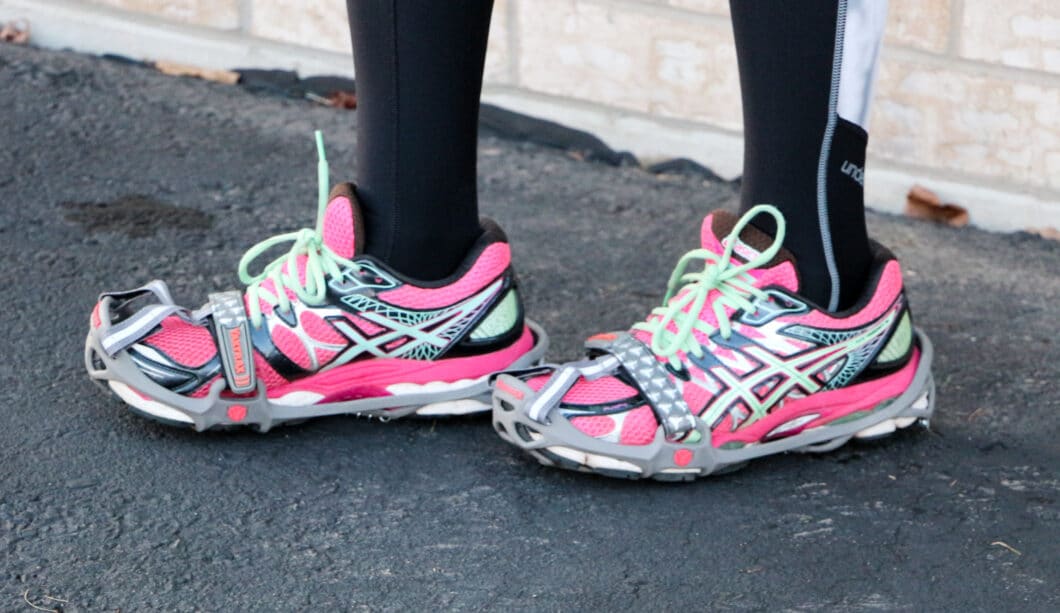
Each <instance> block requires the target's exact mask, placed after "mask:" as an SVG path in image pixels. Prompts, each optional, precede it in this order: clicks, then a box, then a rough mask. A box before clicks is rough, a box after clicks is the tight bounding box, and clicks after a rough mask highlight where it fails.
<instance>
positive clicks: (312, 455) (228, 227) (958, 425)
mask: <svg viewBox="0 0 1060 613" xmlns="http://www.w3.org/2000/svg"><path fill="white" fill-rule="evenodd" d="M315 128H320V129H322V130H324V131H325V133H326V135H327V141H328V147H329V158H330V159H331V161H332V174H333V176H334V177H335V178H336V180H343V179H345V178H349V177H351V176H352V167H351V166H350V164H352V158H353V150H354V143H355V141H356V137H357V136H356V113H355V112H343V111H337V110H333V109H329V108H325V107H322V106H319V105H315V104H313V103H311V102H306V101H301V100H290V99H283V98H279V97H270V96H265V95H255V94H251V93H248V92H247V91H245V90H243V89H240V88H238V87H232V86H224V85H220V84H214V83H207V82H203V81H198V80H194V79H187V78H173V77H166V76H163V75H161V74H158V73H155V72H154V71H152V70H149V69H147V68H143V67H139V66H134V65H126V64H122V63H116V62H110V61H105V60H101V59H98V58H92V57H87V56H82V55H76V54H72V53H65V52H52V51H42V50H36V49H30V48H24V47H13V46H10V45H7V46H5V45H0V202H2V204H0V254H2V257H3V266H2V267H0V280H2V288H3V294H4V297H5V300H7V306H6V307H4V308H2V309H0V322H2V324H3V328H2V329H3V330H5V331H6V333H5V335H4V337H3V341H4V345H3V346H4V349H3V355H4V356H6V357H5V358H4V359H3V360H2V361H0V377H2V379H0V380H2V385H0V415H2V418H0V610H3V611H23V610H25V611H31V610H32V609H31V607H30V604H29V603H30V602H31V603H33V604H35V605H37V606H40V607H44V608H48V609H52V610H62V611H115V610H120V611H156V610H157V611H160V610H166V611H218V610H232V611H272V610H304V611H314V610H328V611H332V610H361V609H365V610H395V611H397V610H439V609H492V610H508V609H530V610H576V611H589V610H607V611H612V610H792V611H804V610H843V611H860V610H911V611H942V610H947V611H973V610H976V611H1057V610H1060V593H1058V590H1060V587H1058V586H1060V529H1058V526H1060V502H1058V500H1060V443H1058V437H1060V428H1058V426H1060V392H1058V383H1060V339H1058V338H1057V333H1058V331H1060V274H1058V272H1060V243H1057V242H1050V241H1047V240H1044V239H1041V238H1037V237H1034V236H1030V235H1026V234H1017V235H1001V234H992V233H988V232H984V231H981V230H977V229H973V228H965V229H952V228H946V227H940V226H936V225H931V224H928V223H925V222H918V221H911V220H907V219H902V218H897V217H892V216H884V215H878V214H872V215H870V219H869V223H870V230H871V232H872V234H873V235H874V236H875V237H877V238H878V239H879V240H881V241H882V242H884V243H885V244H887V245H889V246H890V247H891V248H893V249H894V250H895V251H896V252H897V253H898V254H899V255H900V256H901V258H902V261H903V263H904V266H905V269H906V274H907V284H908V288H909V294H910V298H911V301H912V303H913V307H914V311H915V316H916V318H917V323H918V325H920V326H921V327H922V328H923V329H924V330H925V331H926V332H927V333H928V335H930V336H931V338H932V339H933V341H934V344H935V350H936V370H935V376H936V380H937V382H938V386H939V388H938V391H939V393H938V410H937V413H936V418H935V419H934V421H933V422H932V424H931V429H930V430H923V429H911V430H910V431H907V432H902V433H901V434H899V435H896V436H893V437H891V438H889V439H886V440H883V441H879V442H874V443H860V444H852V445H848V446H846V447H843V448H841V449H839V450H837V451H835V452H832V453H828V454H823V455H818V456H806V455H785V456H779V457H773V458H769V459H765V460H761V461H758V462H755V463H752V464H751V465H750V466H749V467H747V468H745V469H743V470H741V471H739V472H736V473H734V474H731V475H726V476H722V477H716V478H710V479H705V480H700V481H698V482H695V483H691V484H659V483H643V482H625V481H618V480H609V479H605V478H600V477H594V476H586V475H580V474H576V473H569V472H565V471H557V470H554V469H546V468H544V467H541V466H539V465H538V464H537V463H536V462H533V461H531V460H528V459H527V458H525V457H523V456H521V455H519V454H518V453H517V452H516V451H515V450H514V449H512V448H510V447H509V446H508V445H507V444H505V443H503V442H502V441H501V440H500V439H498V438H497V436H496V435H495V434H494V433H493V431H492V429H491V428H490V427H489V425H488V422H487V421H486V420H483V419H457V420H451V421H441V420H439V421H432V420H419V421H416V420H406V421H395V422H391V423H379V422H375V421H368V420H364V419H356V418H333V419H324V420H320V421H316V422H311V423H307V424H305V425H301V426H293V427H284V428H279V429H277V430H274V431H272V432H270V433H268V434H265V435H260V434H256V433H253V432H236V433H207V434H196V433H193V432H189V431H183V430H174V429H168V428H166V427H164V426H161V425H157V424H155V423H152V422H148V421H145V420H143V419H140V418H138V417H136V416H134V415H132V414H131V413H130V412H128V411H127V410H125V409H124V406H123V405H122V403H121V402H120V401H118V400H117V399H116V398H115V397H112V396H108V395H106V394H104V393H103V392H101V391H100V390H99V389H97V388H96V387H95V386H94V385H92V384H91V383H90V382H89V380H88V378H87V376H86V375H85V373H84V366H83V363H82V347H83V342H84V335H85V332H86V330H87V326H88V315H89V310H90V309H91V307H92V305H93V303H94V301H95V299H96V296H97V294H98V293H99V292H100V291H102V290H105V289H123V288H130V287H135V286H137V285H140V284H142V283H143V282H145V281H148V280H150V279H152V278H156V277H157V278H163V279H166V280H167V281H168V282H169V283H170V287H171V288H172V289H173V291H174V295H175V298H176V299H177V301H178V302H180V303H183V304H187V305H192V306H195V305H199V304H201V303H202V302H203V300H204V299H205V296H206V293H207V292H208V291H214V290H219V289H227V288H232V287H236V286H237V284H238V279H237V277H236V263H237V262H238V259H239V257H240V255H241V254H242V253H243V251H245V250H246V249H247V248H248V247H250V246H251V245H252V244H254V243H255V242H257V241H259V240H261V239H263V238H265V237H268V236H270V235H272V234H276V233H279V232H285V231H289V230H293V229H296V228H298V227H303V226H307V225H310V224H311V223H312V218H313V215H314V213H315V210H314V209H315V197H316V196H315V195H316V184H315V181H316V165H315V164H316V160H315V153H314V143H313V139H312V132H313V130H314V129H315ZM579 157H582V156H575V155H570V154H568V153H565V152H563V151H559V150H557V149H553V148H546V147H542V146H539V145H536V144H531V143H528V142H519V141H514V140H510V139H503V138H498V137H496V136H485V137H484V138H483V139H482V142H481V156H480V158H481V162H480V177H481V183H480V184H481V194H482V198H481V199H482V208H483V212H484V213H485V214H487V215H489V216H491V217H493V218H495V219H497V220H498V221H499V222H500V223H501V225H502V226H503V227H505V228H506V229H507V231H508V233H509V235H510V236H511V238H512V241H513V246H514V250H515V258H516V259H515V261H516V266H517V268H518V270H519V274H520V276H521V279H522V282H523V285H524V288H525V296H526V297H527V299H528V309H529V313H530V314H531V316H532V317H534V318H536V319H537V320H538V321H540V322H541V323H542V324H544V325H545V326H546V327H547V329H548V330H549V332H550V333H551V335H552V338H553V346H554V352H553V357H554V358H556V359H561V358H570V357H576V356H577V355H578V349H579V346H580V343H581V340H582V339H583V338H585V337H586V336H587V335H588V334H590V333H592V332H595V331H600V330H610V329H618V328H624V327H626V326H628V325H629V324H630V323H632V322H634V321H636V320H638V319H640V318H641V317H643V315H644V314H645V313H646V312H647V311H648V310H649V309H650V308H651V307H652V306H654V305H655V304H656V302H657V301H658V300H659V298H660V296H661V294H662V291H663V289H664V285H665V282H666V278H667V276H668V275H669V272H670V269H671V266H672V265H673V263H674V262H675V261H676V259H677V257H678V256H679V255H680V254H681V253H683V252H684V251H686V250H687V249H689V248H692V247H694V246H696V240H697V239H696V236H697V231H698V226H699V220H700V219H701V217H702V216H703V215H704V213H706V212H707V211H709V210H711V209H713V208H715V207H719V206H724V207H729V208H733V207H734V206H735V200H734V195H735V189H734V187H733V186H732V185H731V184H727V183H722V182H718V181H716V180H714V181H712V180H708V179H706V178H704V177H701V176H697V175H695V174H692V175H665V174H664V175H654V174H651V173H649V172H646V171H644V170H642V169H641V168H639V167H635V166H629V165H626V166H621V165H620V166H609V165H606V164H603V163H597V162H590V161H585V160H583V159H578V158H579ZM870 172H871V169H870ZM997 205H998V206H1004V203H1003V202H999V203H998V204H997Z"/></svg>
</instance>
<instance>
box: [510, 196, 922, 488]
mask: <svg viewBox="0 0 1060 613" xmlns="http://www.w3.org/2000/svg"><path fill="white" fill-rule="evenodd" d="M759 214H768V215H770V216H771V217H773V218H774V220H775V221H776V225H777V228H778V232H777V236H776V237H775V238H774V237H769V236H768V235H766V234H765V233H763V232H761V231H759V230H758V229H756V228H754V227H753V226H751V225H750V222H751V220H752V219H753V218H754V217H755V216H756V215H759ZM783 237H784V220H783V217H782V216H781V214H780V212H779V211H778V210H777V209H776V208H774V207H771V206H768V205H760V206H757V207H754V208H753V209H751V211H749V212H748V213H747V214H746V215H745V216H744V217H743V218H741V219H739V220H737V219H736V218H735V217H734V216H732V215H730V214H729V213H726V212H724V211H717V212H715V213H712V214H711V215H708V216H707V218H706V220H705V221H704V223H703V229H702V243H703V245H702V248H701V249H697V250H695V251H692V252H690V253H688V254H687V255H685V256H684V258H682V260H681V262H680V263H679V264H678V266H677V269H676V270H675V271H674V274H673V275H672V276H671V279H670V283H669V288H668V292H667V296H666V298H665V299H664V301H663V302H664V305H663V306H662V307H659V308H656V309H655V310H654V311H653V312H652V313H651V315H649V317H648V318H647V320H646V321H645V322H643V323H639V324H636V325H634V326H633V327H632V329H631V330H630V331H628V332H615V333H606V334H599V335H596V336H594V337H592V338H590V339H589V340H588V341H587V342H586V349H587V351H588V355H589V357H588V359H586V360H583V361H580V362H574V363H571V364H566V365H562V366H546V367H541V368H536V369H529V370H524V371H521V372H510V373H506V374H501V375H499V376H497V377H496V378H495V383H494V396H493V423H494V428H495V429H496V430H497V432H498V433H499V434H500V436H501V438H503V439H504V440H506V441H508V442H510V443H512V444H513V445H515V446H516V447H518V448H520V449H522V450H524V451H525V452H527V453H528V454H529V455H531V456H532V457H534V458H535V459H537V460H538V461H539V462H541V463H542V464H545V465H548V466H557V467H560V468H567V469H571V470H578V471H583V472H594V473H599V474H603V475H607V476H612V477H622V478H629V479H640V478H653V479H657V480H663V481H687V480H692V479H695V478H696V477H701V476H705V475H710V474H720V473H724V472H730V471H732V470H735V469H737V468H739V467H741V466H743V465H744V464H746V463H747V462H748V461H749V460H752V459H755V458H759V457H763V456H767V455H772V454H775V453H782V452H787V451H800V452H814V453H819V452H826V451H831V450H832V449H835V448H837V447H839V446H841V445H843V444H845V443H846V442H848V441H850V440H851V439H855V438H857V439H872V438H878V437H881V436H887V435H889V434H891V433H893V432H895V431H896V430H897V429H900V428H905V427H908V426H910V425H912V424H914V423H918V422H919V423H921V424H926V423H927V422H928V420H929V419H930V417H931V414H932V412H933V411H934V404H935V385H934V380H933V378H932V376H931V361H932V346H931V342H930V341H929V340H928V338H927V336H925V335H924V334H923V333H922V332H920V331H919V330H917V329H915V328H914V327H913V324H912V316H911V313H910V311H909V307H908V304H907V301H906V298H905V293H904V291H903V289H902V279H901V271H900V268H899V265H898V262H897V260H895V258H894V256H893V255H892V254H891V253H890V252H889V251H887V250H886V249H885V248H883V247H882V246H879V245H874V250H875V254H874V255H875V264H874V267H875V270H874V273H873V275H872V278H871V279H870V281H869V283H868V287H867V288H866V290H865V295H864V296H863V298H862V300H861V301H860V302H859V303H858V305H856V306H854V307H852V308H851V309H849V310H847V311H844V312H841V313H830V312H827V311H825V310H823V309H820V308H818V307H816V306H814V305H813V303H812V302H811V301H809V300H807V299H806V298H805V297H803V296H801V295H799V293H798V285H799V280H798V274H797V272H796V269H795V266H794V256H792V254H790V253H789V252H787V251H786V250H784V249H783V248H782V247H781V244H782V242H783ZM693 263H695V264H698V263H702V268H701V269H699V270H691V271H690V268H691V265H692V264H693Z"/></svg>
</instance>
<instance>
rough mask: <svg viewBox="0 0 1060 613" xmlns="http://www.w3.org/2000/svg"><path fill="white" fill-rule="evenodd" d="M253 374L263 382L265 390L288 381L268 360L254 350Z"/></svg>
mask: <svg viewBox="0 0 1060 613" xmlns="http://www.w3.org/2000/svg"><path fill="white" fill-rule="evenodd" d="M254 374H255V375H256V376H257V377H258V379H260V380H261V381H263V382H264V383H265V389H266V390H272V389H274V388H277V387H279V386H281V385H286V384H287V383H288V381H287V379H284V378H283V375H281V374H280V373H278V372H276V370H275V369H273V367H272V366H271V365H270V364H269V362H268V360H266V359H265V358H264V356H262V355H261V354H260V353H258V352H254Z"/></svg>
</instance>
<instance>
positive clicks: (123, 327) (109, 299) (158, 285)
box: [98, 280, 183, 357]
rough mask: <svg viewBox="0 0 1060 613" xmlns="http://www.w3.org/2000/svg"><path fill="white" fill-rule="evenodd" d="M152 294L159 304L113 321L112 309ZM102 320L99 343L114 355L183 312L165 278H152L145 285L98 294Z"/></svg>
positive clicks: (108, 352) (108, 353) (119, 308)
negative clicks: (165, 320) (168, 318)
mask: <svg viewBox="0 0 1060 613" xmlns="http://www.w3.org/2000/svg"><path fill="white" fill-rule="evenodd" d="M147 294H153V295H154V297H155V298H156V299H157V300H158V304H150V305H147V306H145V307H143V308H141V309H140V310H138V311H137V312H136V313H134V314H132V315H130V316H129V317H126V318H125V319H123V320H122V321H121V322H120V323H117V324H112V323H111V317H112V315H111V311H112V310H122V308H123V307H124V306H125V305H127V304H128V303H129V302H130V301H132V300H135V299H137V298H139V297H141V296H145V295H147ZM99 306H100V321H101V327H100V330H99V333H98V334H99V342H100V345H101V346H102V347H103V351H104V352H105V353H106V354H107V355H108V356H110V357H114V356H115V355H117V354H118V353H120V352H121V351H124V350H125V349H128V348H129V347H130V346H132V345H134V344H136V343H137V342H139V341H140V339H142V338H143V337H144V336H146V335H147V333H148V332H150V331H151V330H154V329H155V326H157V325H158V324H160V323H162V320H163V319H165V318H167V317H169V316H170V315H173V314H175V313H180V312H182V311H183V309H181V308H180V307H178V306H176V305H175V304H173V298H171V297H170V295H169V290H168V289H167V288H166V284H165V283H163V282H162V281H157V280H155V281H152V282H150V283H148V284H147V285H144V286H143V287H138V288H136V289H134V290H128V291H123V292H106V293H103V294H100V296H99Z"/></svg>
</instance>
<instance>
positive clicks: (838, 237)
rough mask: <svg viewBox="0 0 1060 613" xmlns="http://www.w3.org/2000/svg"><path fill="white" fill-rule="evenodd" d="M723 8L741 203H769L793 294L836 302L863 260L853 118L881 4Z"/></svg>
mask: <svg viewBox="0 0 1060 613" xmlns="http://www.w3.org/2000/svg"><path fill="white" fill-rule="evenodd" d="M730 7H731V9H732V24H733V30H734V32H735V35H736V56H737V60H738V63H739V69H740V90H741V93H742V96H743V123H744V143H745V144H744V175H743V184H742V188H741V194H740V197H741V198H740V199H741V206H742V208H743V209H744V210H746V209H748V208H750V207H751V206H753V205H755V204H757V203H763V202H767V203H772V204H774V205H776V206H777V207H778V208H779V209H780V210H781V212H783V213H784V217H785V219H786V221H787V238H786V239H785V246H786V247H787V248H788V249H790V250H791V251H792V253H794V254H795V257H796V259H797V261H798V268H799V273H800V278H801V293H803V294H804V295H805V296H807V297H809V298H811V299H813V300H815V301H816V302H818V303H819V304H820V305H821V306H823V307H826V308H829V309H832V310H835V309H842V308H845V307H847V306H850V305H852V304H853V303H854V302H856V301H857V299H858V298H859V297H860V294H861V292H862V290H863V285H864V281H865V277H866V276H867V273H868V268H869V266H870V260H871V257H870V251H869V242H868V235H867V232H866V230H865V202H864V196H863V189H862V180H863V177H864V168H865V146H866V143H867V141H868V134H867V133H866V132H865V130H864V129H863V128H862V127H861V126H863V125H864V124H865V117H866V115H867V106H868V98H869V92H870V90H871V87H872V81H873V76H874V72H875V68H876V57H875V56H876V53H877V49H878V48H879V38H880V35H881V33H882V26H883V19H884V17H885V16H886V8H887V7H886V2H885V0H849V2H848V0H799V1H798V2H777V1H775V0H730ZM859 124H860V125H859ZM765 229H766V230H770V228H765Z"/></svg>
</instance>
